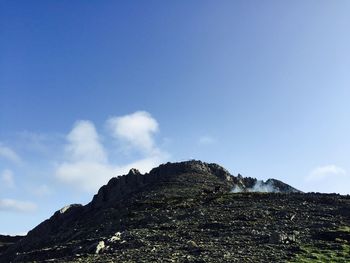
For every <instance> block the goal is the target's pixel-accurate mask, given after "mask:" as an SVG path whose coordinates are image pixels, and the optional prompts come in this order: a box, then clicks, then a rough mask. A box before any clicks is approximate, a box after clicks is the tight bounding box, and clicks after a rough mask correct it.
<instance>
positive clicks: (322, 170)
mask: <svg viewBox="0 0 350 263" xmlns="http://www.w3.org/2000/svg"><path fill="white" fill-rule="evenodd" d="M344 175H346V171H345V169H343V168H341V167H339V166H336V165H333V164H332V165H325V166H319V167H316V168H314V169H313V170H312V171H311V172H310V174H309V175H308V176H307V177H306V181H322V180H325V179H327V178H334V177H339V176H344Z"/></svg>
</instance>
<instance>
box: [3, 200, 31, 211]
mask: <svg viewBox="0 0 350 263" xmlns="http://www.w3.org/2000/svg"><path fill="white" fill-rule="evenodd" d="M36 209H37V206H36V204H34V203H32V202H28V201H18V200H14V199H0V211H14V212H33V211H35V210H36Z"/></svg>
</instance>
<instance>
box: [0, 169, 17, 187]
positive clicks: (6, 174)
mask: <svg viewBox="0 0 350 263" xmlns="http://www.w3.org/2000/svg"><path fill="white" fill-rule="evenodd" d="M0 181H1V184H2V185H5V186H6V187H8V188H14V187H15V180H14V177H13V172H12V171H11V170H9V169H5V170H3V171H2V173H1V174H0Z"/></svg>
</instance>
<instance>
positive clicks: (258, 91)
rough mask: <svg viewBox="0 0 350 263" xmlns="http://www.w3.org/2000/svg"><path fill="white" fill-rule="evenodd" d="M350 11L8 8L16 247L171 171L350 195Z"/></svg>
mask: <svg viewBox="0 0 350 263" xmlns="http://www.w3.org/2000/svg"><path fill="white" fill-rule="evenodd" d="M349 12H350V2H349V1H311V0H310V1H35V2H33V1H1V3H0V37H1V41H0V54H1V55H0V233H9V234H14V233H25V232H27V231H28V230H30V229H31V228H32V227H34V226H35V225H37V224H38V223H40V222H41V221H42V220H44V219H46V218H48V217H49V216H50V215H51V214H52V213H53V212H54V211H55V210H58V209H59V208H61V207H63V206H64V205H66V204H70V203H84V204H85V203H87V202H89V201H90V200H91V198H92V196H93V194H94V193H95V192H96V190H97V189H98V188H99V187H100V186H101V185H102V184H103V183H105V182H106V181H108V179H109V178H110V177H111V176H115V175H118V174H119V173H123V172H125V171H127V170H128V169H129V168H130V167H133V166H136V168H139V169H140V170H142V171H147V170H148V169H149V168H151V167H152V166H155V165H158V164H159V163H162V162H166V161H180V160H186V159H190V158H195V159H201V160H203V161H207V162H217V163H219V164H221V165H223V166H224V167H226V168H227V169H228V170H229V171H230V172H231V173H232V174H237V173H241V174H243V175H245V176H251V177H257V178H260V179H267V178H276V179H280V180H283V181H284V182H286V183H289V184H291V185H293V186H295V187H297V188H299V189H301V190H304V191H320V192H338V193H343V194H349V193H350V190H349V189H350V188H349V185H350V174H349V173H350V164H349V156H350V140H349V134H350V121H349V120H350V106H349V98H350V74H349V72H350V49H349V47H350V16H349V15H348V14H349Z"/></svg>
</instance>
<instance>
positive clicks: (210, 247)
mask: <svg viewBox="0 0 350 263" xmlns="http://www.w3.org/2000/svg"><path fill="white" fill-rule="evenodd" d="M257 187H259V188H260V189H262V190H266V189H269V190H271V191H273V192H274V193H253V192H251V191H253V190H254V189H256V188H257ZM232 189H235V191H237V189H239V191H241V192H240V193H230V192H231V190H232ZM349 211H350V197H349V196H339V195H325V194H302V193H300V192H299V191H298V190H296V189H294V188H292V187H291V186H289V185H287V184H284V183H283V182H280V181H278V180H274V179H270V180H268V181H267V182H261V181H257V180H256V179H253V178H244V177H242V176H237V177H234V176H231V175H230V174H229V173H228V172H227V171H226V170H225V169H224V168H222V167H220V166H218V165H216V164H207V163H202V162H200V161H188V162H182V163H167V164H164V165H161V166H159V167H158V168H155V169H153V170H152V171H151V172H150V173H148V174H145V175H142V174H140V173H139V172H138V171H137V170H134V169H132V170H131V171H130V172H129V174H128V175H125V176H121V177H118V178H113V179H111V180H110V182H109V183H108V184H107V185H105V186H103V187H102V188H101V189H100V190H99V192H98V194H97V195H95V196H94V198H93V200H92V201H91V202H90V203H89V204H88V205H86V206H81V205H72V206H69V207H65V208H63V209H61V210H59V211H57V212H56V213H55V214H54V215H53V216H52V217H51V218H50V219H48V220H46V221H44V222H43V223H41V224H40V225H39V226H37V227H36V228H34V229H33V230H32V231H30V232H29V233H28V235H27V236H26V237H25V238H23V239H21V240H19V241H18V242H17V243H16V244H14V245H12V246H10V247H9V248H8V249H7V250H6V252H4V253H3V254H2V256H0V262H33V261H36V262H45V261H48V260H50V261H54V262H286V261H296V262H299V261H300V262H303V261H302V260H312V258H311V259H310V258H309V257H313V259H314V260H316V259H317V258H321V257H324V259H325V260H326V261H337V260H339V262H347V261H349V260H350V256H349V252H350V249H349V245H348V242H350V227H349V226H350V214H349ZM341 260H343V261H341Z"/></svg>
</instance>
